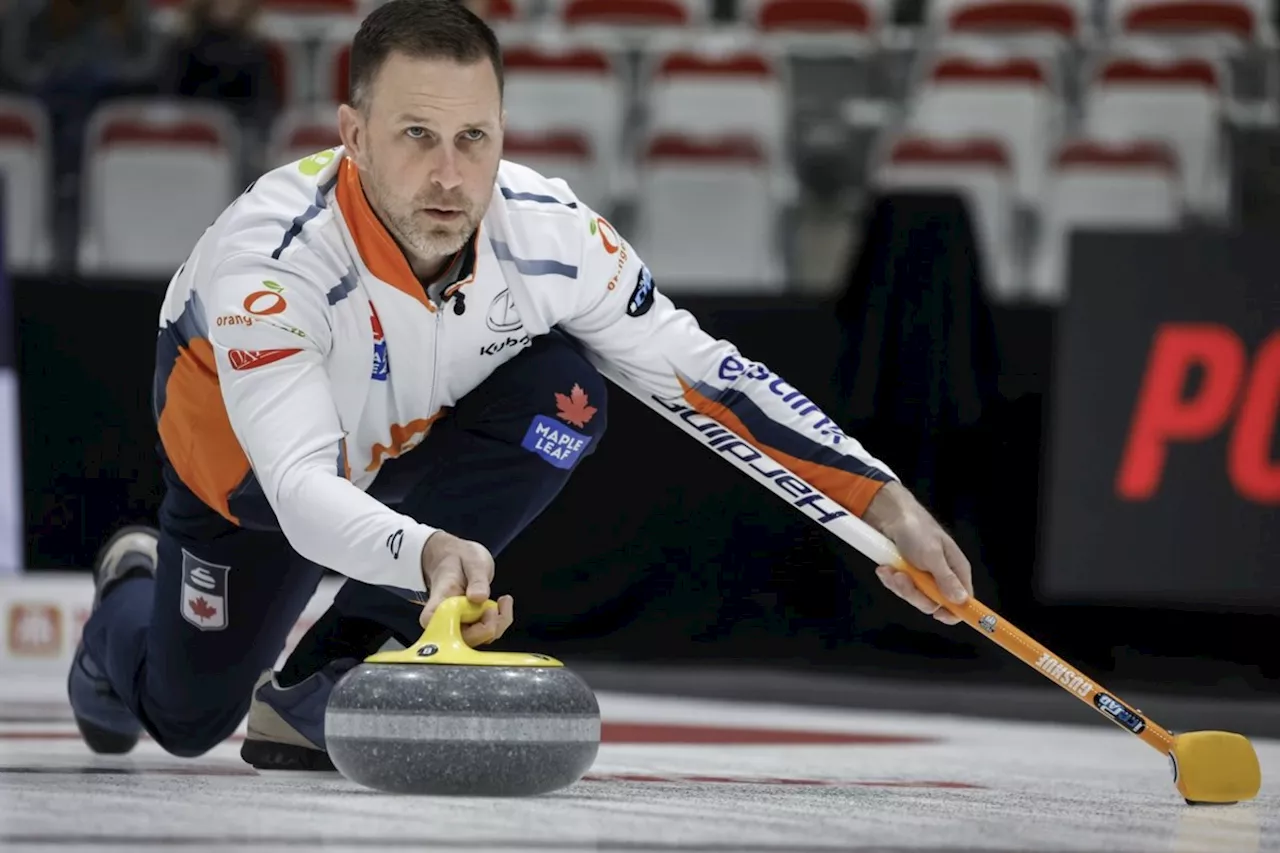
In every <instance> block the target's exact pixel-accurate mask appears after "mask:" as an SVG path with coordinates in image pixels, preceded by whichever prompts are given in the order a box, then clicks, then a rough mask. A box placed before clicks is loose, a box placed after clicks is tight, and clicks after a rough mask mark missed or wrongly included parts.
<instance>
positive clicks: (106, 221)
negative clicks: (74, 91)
mask: <svg viewBox="0 0 1280 853" xmlns="http://www.w3.org/2000/svg"><path fill="white" fill-rule="evenodd" d="M239 147H240V145H239V140H238V138H237V135H236V130H235V122H234V118H233V116H232V115H231V114H230V113H229V112H228V111H226V110H225V109H222V108H219V107H216V106H213V105H209V104H193V103H190V102H176V103H175V102H151V101H143V102H129V103H113V104H110V105H108V106H105V107H103V108H100V109H99V110H98V111H97V112H96V113H95V115H94V117H93V118H92V120H91V121H90V126H89V130H88V134H87V139H86V144H85V163H84V170H83V185H84V189H83V192H82V193H81V210H82V216H81V222H82V225H81V243H80V253H79V262H80V263H79V265H80V269H81V271H83V272H86V273H98V274H103V275H149V276H155V275H162V276H168V275H172V274H173V273H174V272H176V271H177V269H178V267H179V266H180V265H181V264H182V262H183V260H184V259H185V258H186V257H187V256H188V255H189V254H190V252H191V247H192V246H194V245H195V243H196V242H197V241H198V240H199V239H200V236H201V235H202V234H203V233H204V231H205V230H206V229H207V228H208V227H209V226H210V225H211V224H213V222H214V220H215V219H217V218H218V216H219V215H221V213H222V211H223V210H224V209H225V208H226V206H227V205H228V204H230V203H231V201H232V200H233V199H234V198H235V196H236V194H237V192H238V191H239V190H240V189H241V188H240V187H238V186H237V184H236V181H237V152H238V151H239Z"/></svg>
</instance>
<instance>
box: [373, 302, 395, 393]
mask: <svg viewBox="0 0 1280 853" xmlns="http://www.w3.org/2000/svg"><path fill="white" fill-rule="evenodd" d="M369 310H370V311H371V312H372V313H371V314H370V315H369V321H370V322H371V323H372V324H373V378H374V379H375V380H377V381H378V382H386V381H387V377H389V376H390V375H391V360H390V358H389V357H388V355H387V339H386V337H385V336H384V335H383V334H382V321H381V320H379V319H378V310H377V309H376V308H374V307H373V304H372V303H370V304H369Z"/></svg>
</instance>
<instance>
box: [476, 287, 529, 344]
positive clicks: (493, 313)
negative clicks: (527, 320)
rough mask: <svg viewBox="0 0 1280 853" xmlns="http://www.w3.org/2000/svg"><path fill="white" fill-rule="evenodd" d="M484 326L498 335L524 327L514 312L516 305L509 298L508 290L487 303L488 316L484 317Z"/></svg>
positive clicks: (509, 292) (517, 314)
mask: <svg viewBox="0 0 1280 853" xmlns="http://www.w3.org/2000/svg"><path fill="white" fill-rule="evenodd" d="M485 324H486V325H487V326H488V327H489V328H490V329H491V330H493V331H495V332H498V333H500V334H505V333H507V332H514V331H515V330H516V329H518V328H520V327H521V326H523V325H524V321H523V320H521V319H520V315H519V313H517V312H516V303H515V300H514V299H512V298H511V291H510V290H504V291H502V292H501V293H499V294H498V295H497V296H495V297H493V301H492V302H490V303H489V315H488V316H487V317H485Z"/></svg>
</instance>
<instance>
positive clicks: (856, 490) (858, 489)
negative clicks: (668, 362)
mask: <svg viewBox="0 0 1280 853" xmlns="http://www.w3.org/2000/svg"><path fill="white" fill-rule="evenodd" d="M680 384H681V385H682V386H683V387H684V399H685V402H686V403H688V404H689V406H690V407H691V408H693V409H694V411H696V412H698V413H699V414H703V415H706V416H707V417H709V418H712V419H714V420H716V421H718V422H719V423H720V424H721V425H722V426H724V427H725V428H726V429H729V430H731V431H732V432H734V433H736V434H737V435H738V436H739V437H740V438H743V439H745V440H746V441H749V442H751V443H752V444H753V445H754V446H755V447H756V448H757V449H758V450H760V452H762V453H764V454H765V455H766V456H768V457H769V458H770V459H772V460H773V461H775V462H777V463H778V464H779V465H785V466H786V467H787V468H790V469H791V470H792V471H793V472H795V474H796V475H797V476H799V477H800V478H801V479H803V480H804V481H805V482H806V483H808V484H809V485H811V486H813V487H814V488H815V489H818V490H819V491H821V492H823V493H824V494H826V496H827V497H829V498H831V499H832V500H833V501H835V502H836V503H837V504H839V505H840V506H842V507H844V508H845V509H847V510H848V511H849V512H851V513H853V514H854V515H856V516H858V517H861V516H862V514H863V513H864V512H866V510H867V506H868V505H869V504H870V503H871V499H872V498H874V497H875V496H876V494H877V493H878V492H879V491H880V488H881V487H882V486H883V485H884V484H885V482H886V481H884V480H877V479H873V478H872V477H867V476H864V475H862V474H856V473H854V472H851V471H844V470H841V469H840V468H835V467H833V466H830V465H825V464H823V463H821V462H814V461H811V460H807V459H800V458H799V457H796V456H794V455H792V454H789V453H784V452H783V451H781V450H778V449H777V448H774V447H770V446H769V445H768V444H766V443H764V442H763V441H761V440H760V439H758V438H756V437H755V436H754V435H752V434H751V430H750V429H748V427H747V425H746V424H745V423H743V422H742V419H741V418H740V417H738V415H737V414H735V413H734V411H733V410H732V409H730V408H729V407H728V406H726V405H725V404H723V403H720V402H716V401H715V400H712V399H710V398H709V397H707V396H706V395H705V394H703V393H702V392H701V391H699V390H698V389H696V388H693V387H690V386H689V385H688V384H686V383H685V382H684V381H681V383H680Z"/></svg>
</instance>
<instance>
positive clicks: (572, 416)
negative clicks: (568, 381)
mask: <svg viewBox="0 0 1280 853" xmlns="http://www.w3.org/2000/svg"><path fill="white" fill-rule="evenodd" d="M595 413H596V407H595V406H590V405H588V404H587V392H586V391H583V390H582V386H581V385H578V384H577V383H574V386H573V391H572V392H570V394H569V396H568V397H566V396H565V395H564V394H556V414H557V415H559V416H560V418H561V419H562V420H565V421H567V422H568V423H571V424H573V425H574V426H576V427H578V428H579V429H581V428H582V427H584V426H586V425H587V421H589V420H591V418H592V417H593V416H594V415H595Z"/></svg>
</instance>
